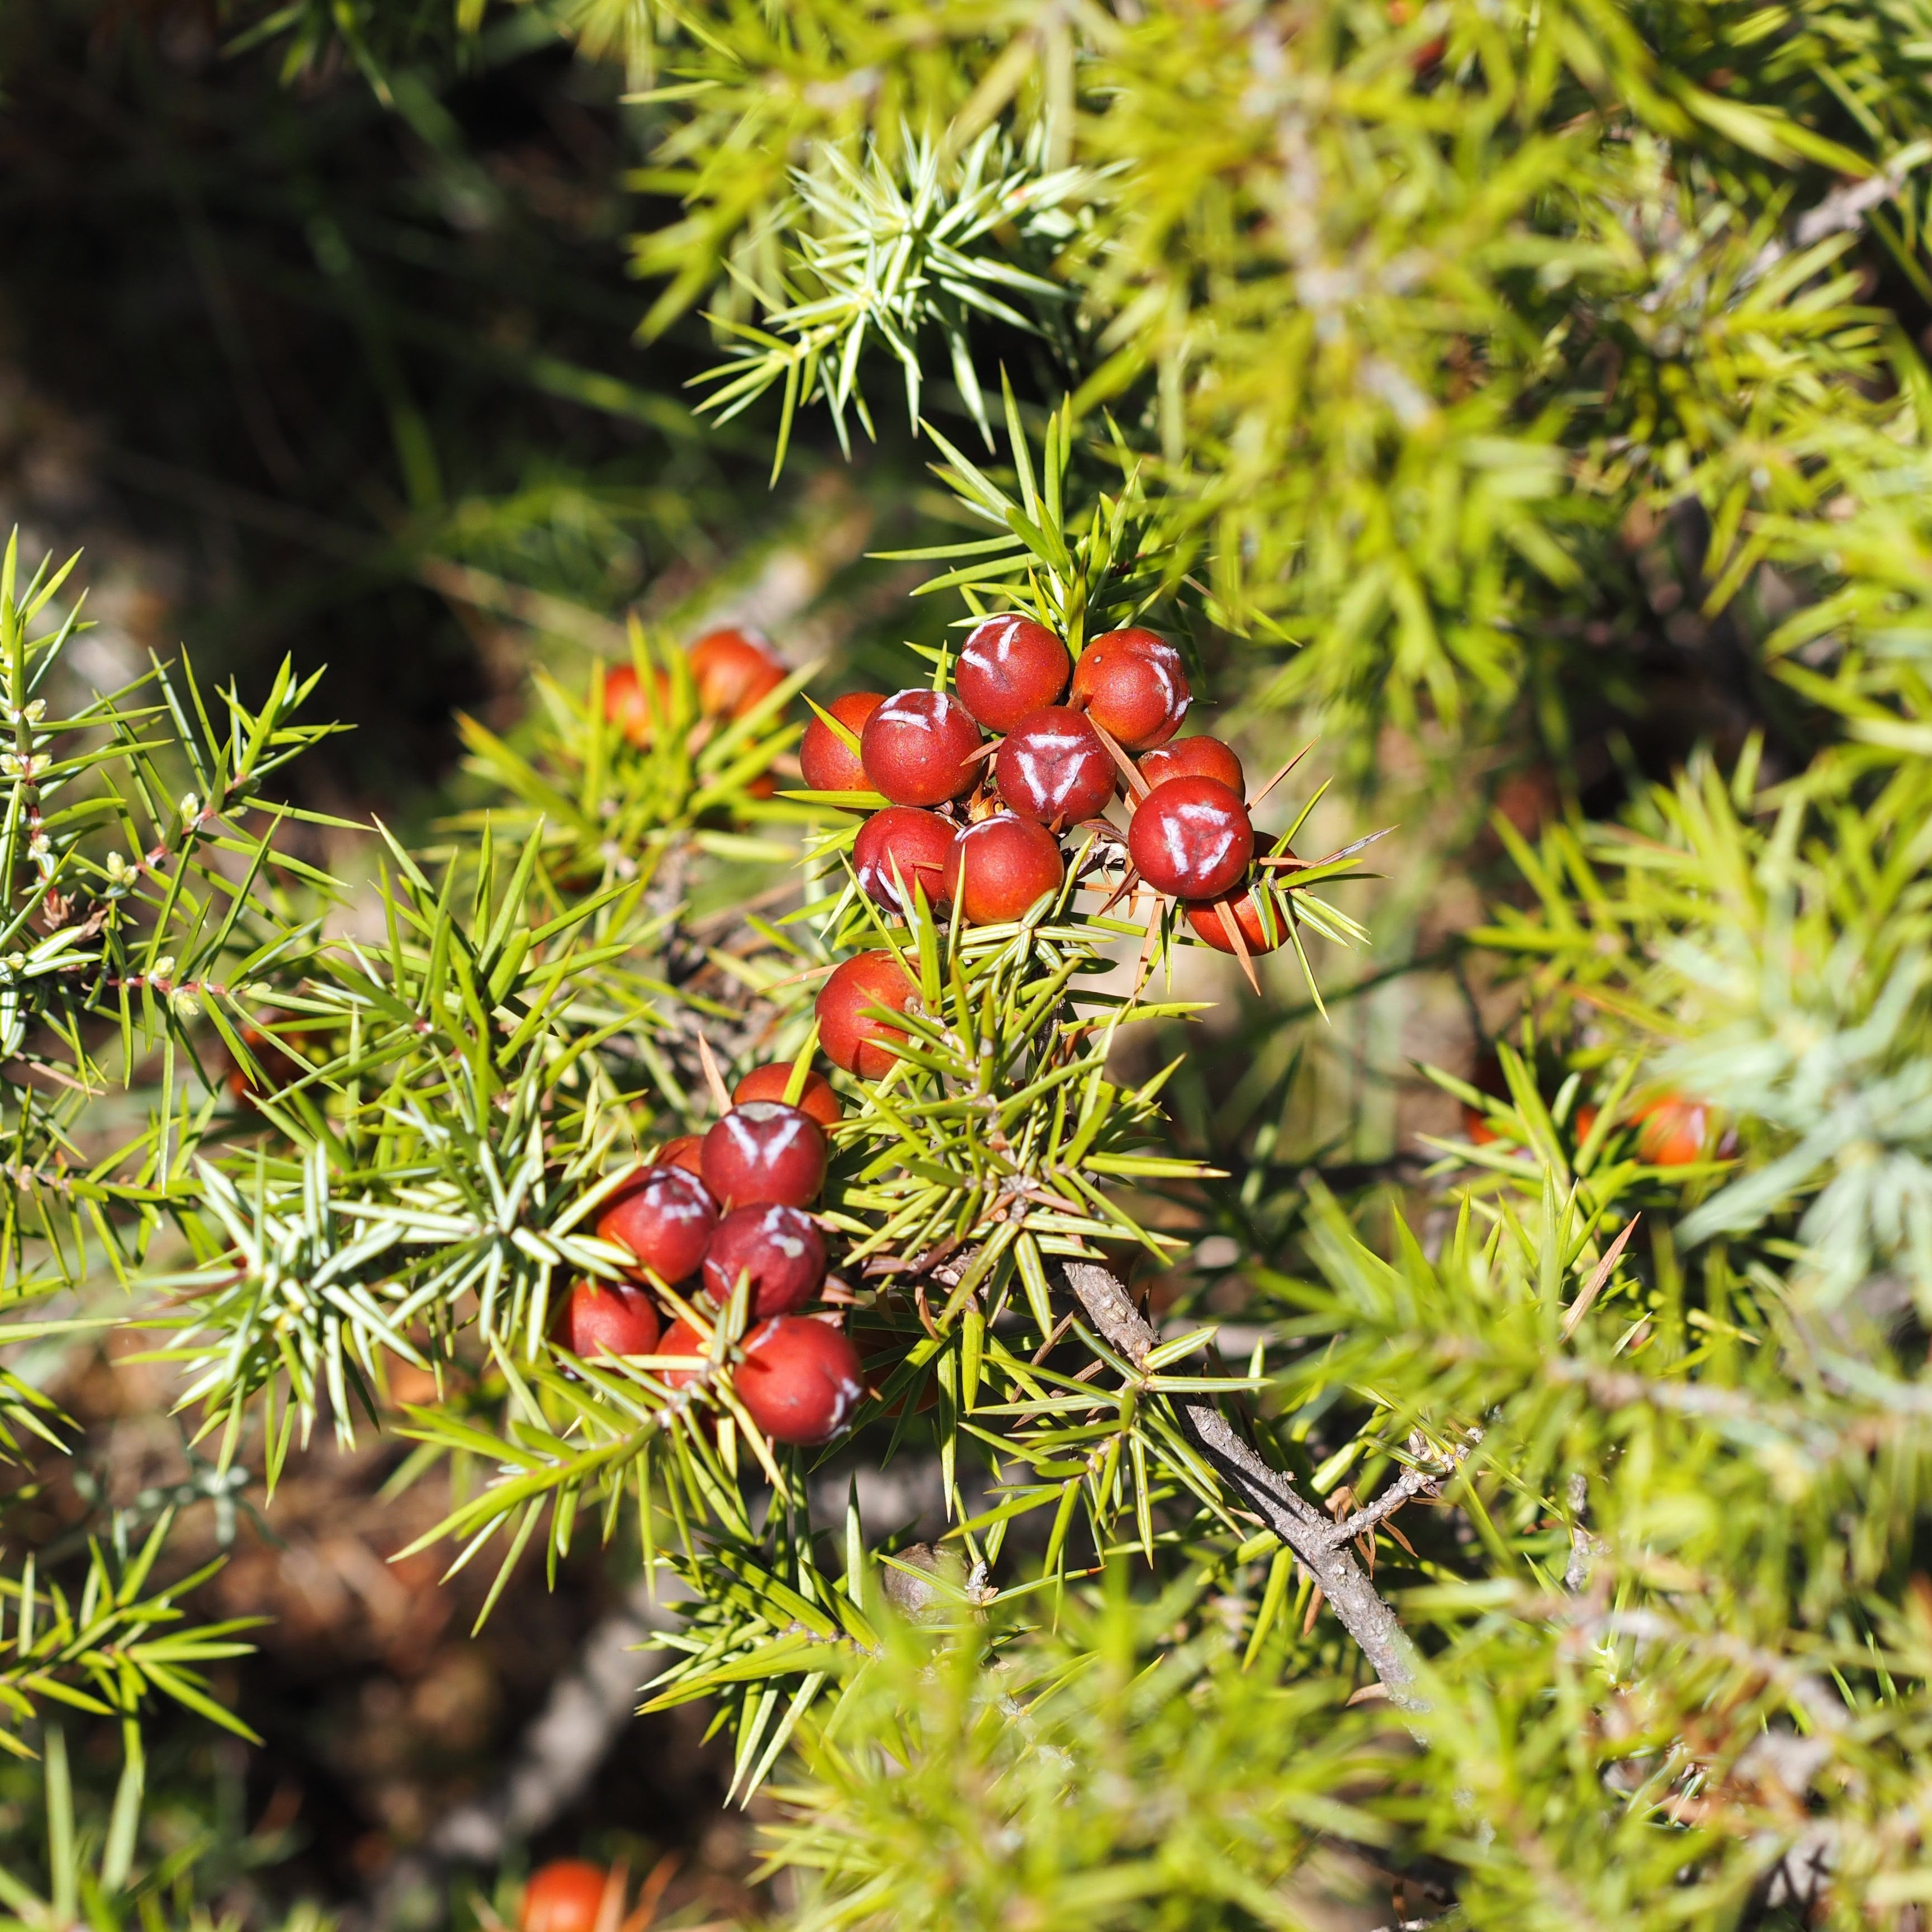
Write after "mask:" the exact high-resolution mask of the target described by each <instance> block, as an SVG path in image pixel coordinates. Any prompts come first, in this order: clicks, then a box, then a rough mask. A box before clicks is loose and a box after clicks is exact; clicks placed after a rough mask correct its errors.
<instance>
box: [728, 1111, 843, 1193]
mask: <svg viewBox="0 0 1932 1932" xmlns="http://www.w3.org/2000/svg"><path fill="white" fill-rule="evenodd" d="M825 1160H826V1145H825V1130H824V1129H823V1127H820V1125H819V1124H818V1123H817V1121H814V1119H813V1118H811V1115H809V1114H808V1113H807V1112H805V1109H803V1108H802V1107H787V1106H786V1105H785V1104H784V1102H783V1101H782V1100H748V1101H746V1102H745V1104H744V1105H743V1106H739V1107H733V1109H731V1111H730V1112H729V1113H728V1114H727V1115H725V1116H724V1118H723V1119H722V1120H721V1121H719V1122H718V1124H717V1125H716V1126H715V1127H713V1128H712V1130H710V1132H709V1133H707V1134H706V1136H704V1154H703V1161H704V1184H705V1186H706V1187H708V1188H709V1189H710V1190H711V1192H712V1194H714V1195H715V1196H716V1197H717V1199H718V1200H719V1202H721V1203H722V1204H723V1205H724V1206H725V1207H726V1208H748V1207H750V1206H751V1205H753V1204H754V1203H755V1202H761V1201H776V1202H782V1203H783V1204H784V1205H785V1206H786V1207H787V1208H802V1207H803V1206H804V1205H805V1204H806V1202H809V1201H814V1200H816V1199H817V1197H818V1190H820V1188H821V1187H823V1186H824V1185H825Z"/></svg>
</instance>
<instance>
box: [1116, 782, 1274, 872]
mask: <svg viewBox="0 0 1932 1932" xmlns="http://www.w3.org/2000/svg"><path fill="white" fill-rule="evenodd" d="M1127 851H1128V853H1129V855H1130V856H1131V857H1132V859H1133V862H1134V863H1135V864H1136V865H1137V866H1138V867H1139V868H1140V874H1141V877H1142V878H1144V879H1145V880H1146V881H1147V882H1148V884H1149V885H1151V886H1153V887H1154V889H1155V890H1156V891H1157V892H1172V894H1173V895H1174V896H1175V898H1182V899H1211V898H1217V897H1218V896H1219V895H1220V894H1221V893H1223V892H1226V890H1227V889H1228V888H1229V886H1232V885H1233V884H1234V883H1235V882H1236V881H1237V880H1239V879H1240V878H1241V877H1243V876H1244V874H1246V872H1247V869H1248V862H1249V861H1250V859H1252V858H1253V856H1255V831H1254V827H1253V826H1252V825H1251V824H1250V823H1249V822H1248V808H1247V806H1246V805H1244V804H1243V803H1242V802H1241V800H1240V799H1238V798H1237V797H1236V796H1235V794H1234V793H1232V792H1231V791H1230V790H1229V789H1228V787H1226V785H1224V784H1216V783H1215V781H1214V780H1213V779H1212V778H1170V779H1169V780H1168V781H1167V783H1166V784H1164V785H1160V786H1157V787H1156V788H1155V789H1154V790H1152V791H1151V792H1149V793H1148V795H1147V796H1146V797H1145V798H1144V799H1142V800H1141V802H1140V803H1139V805H1136V806H1135V808H1134V815H1133V822H1132V823H1130V825H1129V826H1128V827H1127Z"/></svg>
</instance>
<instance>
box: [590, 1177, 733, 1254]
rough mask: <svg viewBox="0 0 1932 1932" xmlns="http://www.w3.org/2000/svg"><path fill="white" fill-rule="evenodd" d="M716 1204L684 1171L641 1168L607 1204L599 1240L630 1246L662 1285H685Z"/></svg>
mask: <svg viewBox="0 0 1932 1932" xmlns="http://www.w3.org/2000/svg"><path fill="white" fill-rule="evenodd" d="M717 1225H718V1203H717V1202H715V1200H713V1199H712V1196H711V1195H710V1193H709V1192H708V1191H707V1190H706V1185H705V1184H704V1183H703V1181H700V1180H698V1179H697V1178H696V1177H695V1176H694V1175H691V1174H690V1173H688V1172H686V1170H685V1169H683V1168H682V1167H663V1166H657V1167H640V1168H634V1169H632V1170H631V1173H630V1174H629V1175H628V1177H627V1178H625V1182H624V1184H623V1185H622V1187H619V1189H618V1190H617V1191H616V1193H614V1194H613V1195H612V1196H610V1199H608V1200H607V1201H606V1202H604V1207H603V1210H602V1211H601V1213H600V1214H598V1217H597V1232H598V1236H599V1238H601V1239H602V1240H604V1241H614V1242H616V1244H617V1245H618V1247H620V1248H628V1249H629V1250H630V1251H631V1253H632V1254H634V1255H635V1256H637V1261H638V1263H639V1265H640V1266H641V1267H643V1268H649V1270H650V1271H651V1272H652V1274H655V1276H656V1277H658V1280H660V1281H664V1282H673V1281H682V1280H683V1279H684V1278H685V1276H686V1275H688V1274H691V1273H693V1272H694V1271H695V1270H696V1268H697V1265H698V1263H699V1262H701V1261H702V1260H703V1259H704V1249H705V1244H706V1243H707V1242H708V1241H709V1240H710V1239H711V1233H712V1229H714V1228H715V1227H716V1226H717Z"/></svg>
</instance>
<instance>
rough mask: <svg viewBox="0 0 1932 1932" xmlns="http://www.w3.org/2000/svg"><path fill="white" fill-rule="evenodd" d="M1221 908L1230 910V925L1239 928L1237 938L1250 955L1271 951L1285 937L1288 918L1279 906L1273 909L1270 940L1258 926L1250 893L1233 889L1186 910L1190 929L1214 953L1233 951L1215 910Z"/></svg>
mask: <svg viewBox="0 0 1932 1932" xmlns="http://www.w3.org/2000/svg"><path fill="white" fill-rule="evenodd" d="M1222 906H1227V907H1231V908H1232V910H1233V912H1234V915H1235V924H1236V925H1237V926H1239V927H1240V928H1241V938H1243V940H1244V941H1246V942H1247V949H1248V950H1249V951H1250V953H1256V954H1260V953H1272V952H1273V951H1274V950H1275V948H1276V947H1277V946H1279V945H1280V944H1281V943H1282V941H1283V940H1285V939H1286V938H1287V937H1288V915H1287V914H1286V913H1285V912H1283V910H1282V909H1281V908H1280V906H1276V907H1274V908H1273V913H1274V938H1272V939H1271V938H1269V937H1268V929H1267V928H1266V927H1265V926H1263V924H1262V909H1261V907H1260V906H1259V905H1258V904H1256V901H1255V895H1254V894H1253V892H1250V891H1248V890H1247V889H1245V888H1242V887H1237V888H1236V889H1235V890H1234V891H1233V892H1223V893H1222V894H1221V895H1220V896H1219V897H1218V898H1211V899H1202V900H1196V901H1193V903H1192V904H1190V905H1189V907H1188V908H1187V922H1188V924H1189V925H1190V926H1192V927H1193V929H1194V931H1195V934H1196V937H1197V938H1202V939H1205V941H1207V942H1208V944H1209V945H1210V946H1211V947H1214V950H1216V951H1217V953H1232V952H1233V951H1234V950H1235V946H1234V942H1233V941H1232V940H1231V939H1229V937H1228V929H1227V928H1226V926H1223V924H1222V923H1221V915H1220V911H1219V910H1218V908H1219V907H1222Z"/></svg>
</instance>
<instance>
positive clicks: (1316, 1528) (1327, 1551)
mask: <svg viewBox="0 0 1932 1932" xmlns="http://www.w3.org/2000/svg"><path fill="white" fill-rule="evenodd" d="M1066 1274H1067V1286H1068V1287H1069V1288H1070V1289H1072V1290H1073V1292H1074V1294H1075V1295H1076V1297H1078V1298H1079V1302H1080V1305H1081V1306H1082V1307H1083V1308H1085V1310H1086V1311H1087V1313H1088V1316H1090V1317H1091V1319H1092V1320H1093V1322H1094V1326H1095V1327H1096V1328H1098V1329H1099V1330H1100V1333H1101V1334H1103V1335H1104V1336H1105V1337H1106V1339H1107V1340H1108V1341H1109V1342H1110V1343H1112V1345H1113V1346H1115V1348H1116V1349H1118V1350H1119V1351H1120V1352H1121V1354H1122V1355H1124V1356H1126V1357H1127V1359H1128V1361H1130V1362H1132V1363H1133V1364H1134V1365H1135V1366H1136V1367H1139V1366H1140V1365H1141V1364H1142V1363H1144V1362H1145V1361H1146V1360H1147V1357H1148V1352H1149V1351H1150V1350H1151V1349H1152V1348H1153V1347H1154V1343H1155V1340H1156V1337H1155V1335H1154V1330H1153V1329H1152V1328H1151V1327H1150V1326H1149V1325H1148V1323H1147V1322H1145V1320H1143V1319H1142V1316H1141V1314H1140V1313H1139V1310H1137V1309H1136V1307H1134V1304H1133V1301H1132V1299H1131V1298H1130V1296H1129V1295H1128V1294H1127V1290H1126V1289H1125V1288H1124V1287H1123V1286H1121V1283H1119V1282H1118V1280H1116V1279H1115V1277H1114V1276H1113V1275H1112V1274H1110V1273H1109V1271H1108V1270H1106V1268H1101V1267H1099V1266H1097V1265H1095V1264H1094V1263H1093V1262H1068V1263H1067V1268H1066ZM1175 1407H1176V1411H1177V1412H1178V1415H1179V1417H1180V1419H1181V1427H1182V1429H1183V1430H1184V1431H1185V1432H1186V1433H1187V1437H1188V1439H1189V1440H1190V1442H1193V1445H1194V1446H1195V1447H1196V1448H1197V1449H1199V1451H1201V1453H1202V1455H1203V1456H1205V1457H1206V1458H1207V1460H1208V1463H1210V1464H1211V1466H1213V1468H1214V1470H1215V1471H1216V1472H1217V1474H1218V1475H1220V1476H1221V1477H1222V1478H1223V1479H1224V1480H1225V1481H1226V1482H1227V1483H1228V1484H1229V1485H1230V1486H1231V1487H1232V1488H1234V1489H1235V1490H1238V1492H1239V1493H1240V1494H1241V1496H1242V1497H1243V1498H1244V1499H1245V1500H1246V1501H1247V1503H1248V1504H1249V1505H1250V1506H1251V1507H1252V1508H1253V1509H1255V1510H1256V1511H1257V1512H1258V1513H1259V1514H1260V1516H1261V1517H1262V1519H1263V1520H1265V1522H1266V1523H1267V1524H1268V1527H1269V1528H1270V1529H1272V1530H1273V1531H1274V1532H1275V1534H1276V1535H1277V1536H1279V1537H1280V1538H1281V1540H1282V1541H1283V1542H1284V1543H1285V1544H1287V1545H1288V1547H1289V1549H1291V1550H1293V1551H1294V1553H1295V1556H1297V1558H1298V1559H1300V1561H1301V1563H1302V1564H1303V1565H1304V1566H1305V1567H1306V1568H1307V1570H1308V1571H1309V1574H1310V1575H1311V1576H1313V1577H1314V1579H1315V1581H1316V1584H1317V1585H1318V1586H1319V1588H1320V1589H1321V1591H1322V1595H1324V1596H1325V1598H1327V1599H1328V1602H1329V1604H1330V1605H1331V1607H1333V1609H1334V1612H1335V1615H1336V1616H1337V1618H1338V1619H1340V1622H1341V1625H1342V1628H1343V1629H1344V1630H1346V1631H1347V1632H1348V1633H1349V1636H1350V1637H1352V1638H1353V1639H1354V1640H1355V1643H1356V1645H1357V1646H1358V1648H1359V1649H1361V1652H1362V1654H1363V1655H1364V1657H1366V1658H1367V1659H1368V1660H1369V1663H1370V1666H1371V1667H1373V1670H1374V1671H1375V1673H1376V1676H1377V1677H1379V1679H1381V1680H1382V1687H1383V1688H1384V1689H1385V1690H1386V1691H1388V1694H1389V1697H1390V1700H1391V1702H1392V1703H1397V1704H1400V1705H1401V1706H1404V1707H1405V1708H1406V1709H1412V1710H1418V1709H1421V1708H1423V1706H1422V1704H1421V1700H1420V1699H1419V1698H1418V1697H1417V1695H1416V1694H1415V1679H1416V1661H1415V1646H1413V1645H1412V1643H1410V1641H1409V1637H1408V1635H1407V1634H1406V1632H1405V1631H1403V1628H1402V1626H1401V1625H1400V1624H1399V1623H1398V1622H1397V1621H1396V1616H1395V1613H1394V1611H1393V1610H1391V1609H1390V1608H1389V1607H1388V1604H1385V1603H1384V1602H1383V1601H1382V1598H1381V1596H1380V1595H1379V1594H1378V1592H1376V1587H1375V1586H1374V1584H1373V1583H1370V1580H1369V1579H1368V1577H1367V1574H1366V1573H1365V1572H1364V1570H1363V1568H1362V1567H1361V1565H1360V1564H1359V1563H1358V1562H1356V1561H1355V1556H1354V1554H1353V1553H1352V1552H1351V1551H1350V1550H1349V1549H1348V1548H1347V1547H1346V1539H1343V1542H1342V1543H1341V1544H1338V1543H1337V1526H1336V1525H1334V1523H1331V1521H1330V1520H1329V1519H1328V1517H1326V1516H1325V1515H1324V1514H1322V1511H1320V1510H1319V1509H1317V1508H1316V1507H1315V1505H1313V1504H1312V1503H1311V1502H1309V1501H1308V1500H1307V1499H1306V1498H1305V1497H1304V1496H1300V1495H1298V1494H1297V1493H1296V1491H1295V1488H1294V1487H1293V1485H1292V1483H1291V1482H1290V1481H1289V1478H1287V1477H1286V1476H1285V1475H1283V1474H1282V1473H1281V1472H1280V1471H1279V1470H1277V1469H1270V1468H1269V1467H1268V1465H1267V1464H1266V1463H1264V1462H1263V1461H1262V1459H1261V1458H1260V1457H1259V1456H1258V1455H1256V1454H1255V1452H1254V1451H1253V1449H1251V1448H1249V1446H1248V1445H1247V1443H1245V1442H1243V1441H1242V1440H1241V1437H1240V1436H1238V1434H1236V1433H1235V1427H1234V1425H1233V1424H1232V1423H1231V1422H1230V1421H1229V1420H1228V1418H1227V1417H1226V1415H1223V1413H1222V1412H1221V1411H1220V1409H1217V1408H1216V1407H1215V1406H1214V1405H1213V1404H1212V1403H1205V1402H1187V1401H1182V1402H1180V1403H1177V1404H1176V1405H1175Z"/></svg>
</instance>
